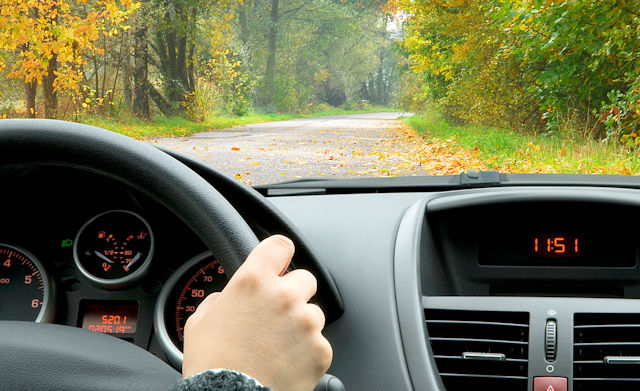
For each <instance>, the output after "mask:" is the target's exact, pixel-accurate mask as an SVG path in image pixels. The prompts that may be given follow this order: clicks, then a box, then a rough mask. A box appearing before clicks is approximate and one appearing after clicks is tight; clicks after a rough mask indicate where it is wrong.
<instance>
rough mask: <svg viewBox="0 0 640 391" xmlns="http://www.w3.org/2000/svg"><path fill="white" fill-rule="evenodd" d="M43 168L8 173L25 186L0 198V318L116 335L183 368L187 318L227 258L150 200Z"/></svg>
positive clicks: (220, 275)
mask: <svg viewBox="0 0 640 391" xmlns="http://www.w3.org/2000/svg"><path fill="white" fill-rule="evenodd" d="M47 171H48V170H45V169H39V170H35V171H33V170H32V169H29V170H27V172H28V175H27V176H25V175H24V174H25V172H24V171H23V170H20V169H18V170H17V171H15V172H10V175H9V177H10V178H11V180H9V181H8V182H13V186H10V187H9V188H19V189H21V192H13V193H10V194H9V195H8V197H6V198H4V200H3V201H4V203H3V205H0V321H1V320H13V321H28V322H50V323H58V324H64V325H68V326H73V327H80V328H84V329H87V330H90V331H93V332H99V333H106V334H110V335H112V336H115V337H118V338H121V339H124V340H127V341H129V342H131V343H134V344H136V345H138V346H140V347H141V348H143V349H147V350H149V351H151V352H152V353H154V354H156V355H158V356H159V357H161V358H163V359H165V360H166V361H168V362H170V363H172V364H174V366H176V367H177V368H179V367H180V365H181V362H182V353H181V352H182V341H183V339H184V335H183V329H184V325H185V322H186V320H187V318H188V317H189V316H190V315H191V314H193V312H195V309H196V308H197V306H198V305H199V304H200V302H202V300H204V298H205V297H206V296H207V295H209V294H210V293H212V292H214V291H220V290H222V289H223V288H224V286H225V285H226V283H227V277H226V276H225V274H224V269H223V267H222V266H221V265H219V264H218V261H217V260H216V259H215V258H214V256H213V255H212V254H211V253H210V252H208V251H207V249H206V248H205V246H204V245H203V244H202V242H201V241H200V240H199V239H198V238H197V237H196V235H195V234H194V233H193V232H192V231H191V230H190V229H189V228H188V227H186V225H184V224H183V223H182V222H181V221H180V220H178V219H177V218H176V217H175V216H173V215H172V214H170V213H169V212H168V211H166V209H164V208H163V207H162V206H160V205H158V204H157V203H155V201H153V200H152V199H150V198H148V197H146V196H144V195H142V194H138V193H136V192H134V191H133V190H131V189H129V188H127V187H126V186H123V185H121V184H118V183H117V182H115V181H111V180H109V179H106V178H102V177H97V176H95V175H89V174H87V173H82V172H77V171H74V170H66V169H65V170H63V172H65V173H66V174H67V175H68V176H65V177H64V178H63V179H61V180H60V179H58V180H56V179H55V178H56V177H53V176H51V175H50V174H47ZM58 171H59V170H58ZM58 171H57V172H58ZM0 174H3V173H2V172H0ZM4 174H5V180H6V176H7V175H6V173H4ZM11 174H13V175H11ZM25 178H29V180H28V181H26V180H25ZM58 178H59V177H58ZM52 189H56V190H55V191H52ZM104 189H107V190H106V191H105V190H104ZM43 194H46V197H45V196H43ZM88 200H90V202H88Z"/></svg>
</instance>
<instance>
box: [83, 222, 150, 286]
mask: <svg viewBox="0 0 640 391" xmlns="http://www.w3.org/2000/svg"><path fill="white" fill-rule="evenodd" d="M153 247H154V243H153V234H152V232H151V227H150V226H149V224H148V223H147V222H146V221H145V220H144V219H143V218H142V216H140V215H138V214H136V213H133V212H129V211H126V210H112V211H109V212H105V213H102V214H99V215H98V216H96V217H94V218H92V219H91V220H89V221H88V222H87V223H85V225H84V226H82V228H80V231H79V232H78V235H77V236H76V240H75V243H74V247H73V255H74V258H75V261H76V266H77V267H78V270H80V272H81V273H82V274H84V276H85V277H87V278H88V279H89V280H90V281H92V282H94V283H95V284H97V285H101V286H107V287H109V286H110V287H119V286H122V285H124V284H125V283H129V282H132V281H134V280H137V279H138V278H140V277H141V276H142V275H144V273H145V271H146V270H147V268H148V267H149V263H150V261H151V258H152V256H153Z"/></svg>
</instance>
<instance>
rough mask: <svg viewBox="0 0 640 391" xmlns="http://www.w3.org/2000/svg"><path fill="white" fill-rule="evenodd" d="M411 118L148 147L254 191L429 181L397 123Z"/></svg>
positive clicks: (159, 141) (271, 125)
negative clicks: (310, 181)
mask: <svg viewBox="0 0 640 391" xmlns="http://www.w3.org/2000/svg"><path fill="white" fill-rule="evenodd" d="M406 115H410V114H407V113H371V114H349V115H334V116H327V117H315V118H302V119H295V120H290V121H279V122H267V123H260V124H251V125H245V126H239V127H235V128H230V129H223V130H212V131H207V132H203V133H197V134H194V135H191V136H189V137H182V138H155V139H151V140H149V142H150V143H153V144H155V145H160V146H163V147H166V148H169V149H173V150H176V151H179V152H182V153H186V154H188V155H191V156H193V157H194V158H196V159H198V160H200V161H202V162H204V163H206V164H208V165H210V166H212V167H214V168H216V169H218V170H220V171H222V172H224V173H226V174H228V175H230V176H234V177H236V178H237V179H239V180H242V181H243V182H245V183H247V184H254V185H257V184H263V183H272V182H279V181H284V180H290V179H296V178H308V177H320V178H323V177H356V176H370V175H380V176H385V175H424V174H425V173H426V172H425V171H426V168H425V167H424V165H422V164H421V163H420V161H417V160H416V159H414V157H417V156H419V155H420V153H418V152H419V151H416V148H419V147H420V146H419V145H417V144H416V141H415V139H416V138H417V137H413V138H412V137H411V136H408V134H409V132H412V131H411V130H408V129H407V128H406V126H404V125H403V123H402V122H401V121H400V120H398V118H399V117H401V116H406ZM412 134H413V135H414V136H415V133H412ZM421 143H422V142H420V144H421Z"/></svg>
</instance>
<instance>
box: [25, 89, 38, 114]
mask: <svg viewBox="0 0 640 391" xmlns="http://www.w3.org/2000/svg"><path fill="white" fill-rule="evenodd" d="M24 92H25V95H26V98H27V117H29V118H36V93H37V92H38V82H37V81H35V80H34V81H32V82H30V83H25V84H24Z"/></svg>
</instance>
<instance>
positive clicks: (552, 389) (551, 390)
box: [547, 386, 556, 391]
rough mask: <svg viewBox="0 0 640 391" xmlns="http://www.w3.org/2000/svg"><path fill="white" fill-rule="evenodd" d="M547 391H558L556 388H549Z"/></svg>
mask: <svg viewBox="0 0 640 391" xmlns="http://www.w3.org/2000/svg"><path fill="white" fill-rule="evenodd" d="M547 391H556V389H555V388H553V386H549V387H548V388H547Z"/></svg>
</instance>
